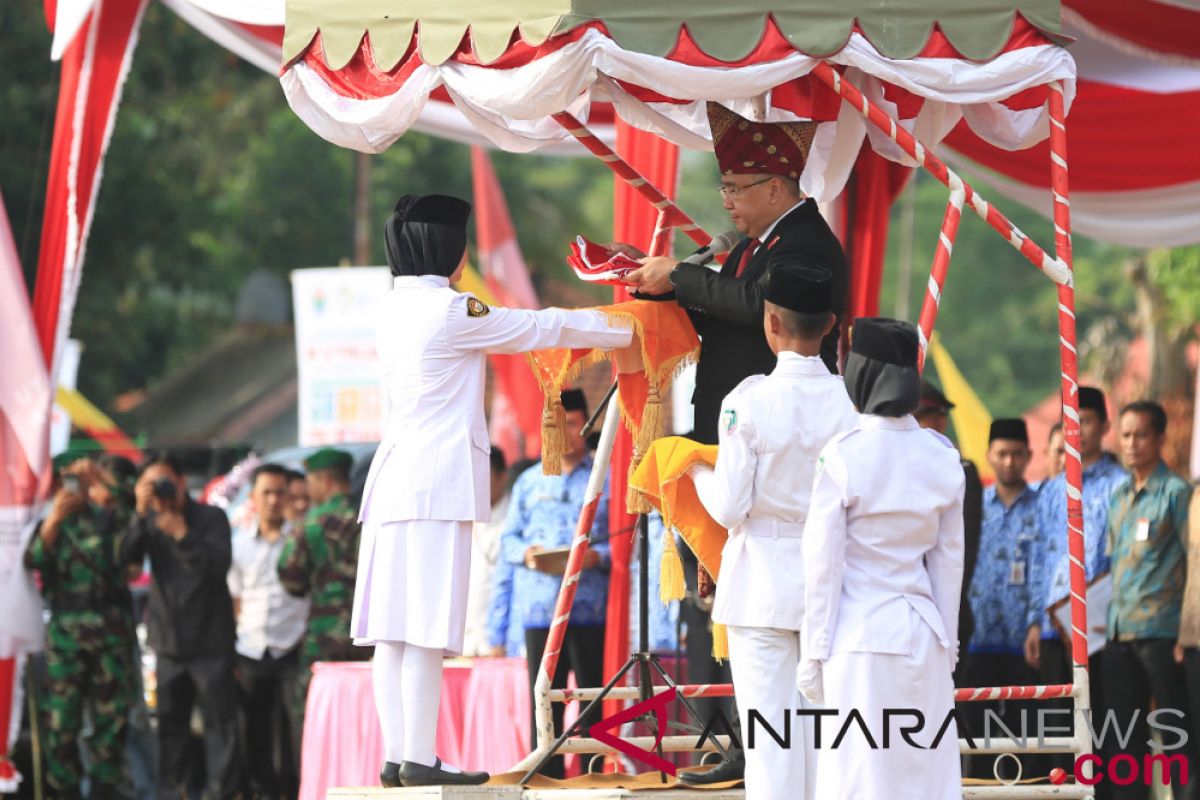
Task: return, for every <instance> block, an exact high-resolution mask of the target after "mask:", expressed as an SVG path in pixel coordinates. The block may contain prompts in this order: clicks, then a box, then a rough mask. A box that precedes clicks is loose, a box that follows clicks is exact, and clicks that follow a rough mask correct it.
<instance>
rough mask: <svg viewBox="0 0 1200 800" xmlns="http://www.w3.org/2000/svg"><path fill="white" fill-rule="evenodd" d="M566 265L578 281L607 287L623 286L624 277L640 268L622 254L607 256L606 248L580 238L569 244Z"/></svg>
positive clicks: (635, 262) (636, 263) (639, 265)
mask: <svg viewBox="0 0 1200 800" xmlns="http://www.w3.org/2000/svg"><path fill="white" fill-rule="evenodd" d="M567 263H568V264H570V265H571V269H573V270H575V274H576V275H577V276H578V277H579V279H580V280H583V281H587V282H588V283H602V284H607V285H609V286H624V285H625V276H627V275H628V274H629V273H631V272H633V271H634V270H636V269H640V268H641V266H642V265H641V264H639V263H638V262H637V261H634V260H633V259H632V258H630V257H629V256H627V255H625V254H624V253H617V254H616V255H613V256H609V252H608V249H607V248H605V247H603V246H601V245H598V244H596V243H595V242H590V241H588V240H587V239H585V238H583V237H582V236H576V237H575V241H573V242H571V255H569V256H567Z"/></svg>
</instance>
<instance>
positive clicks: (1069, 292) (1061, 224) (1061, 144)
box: [1050, 81, 1100, 778]
mask: <svg viewBox="0 0 1200 800" xmlns="http://www.w3.org/2000/svg"><path fill="white" fill-rule="evenodd" d="M1050 188H1051V191H1052V192H1053V194H1054V248H1055V252H1056V253H1057V255H1058V260H1059V262H1060V263H1061V264H1063V266H1064V267H1065V268H1066V270H1067V274H1068V278H1070V275H1071V270H1072V269H1073V259H1072V255H1071V201H1070V191H1069V188H1068V182H1067V124H1066V102H1065V98H1064V97H1063V86H1062V83H1061V82H1060V81H1055V82H1053V83H1051V84H1050ZM1058 338H1059V357H1060V360H1061V362H1062V404H1063V417H1062V418H1063V444H1064V449H1065V450H1066V473H1067V556H1068V559H1069V567H1070V580H1071V662H1072V664H1073V665H1074V668H1073V670H1072V673H1073V678H1072V680H1073V681H1074V683H1075V686H1076V687H1077V691H1076V693H1075V752H1076V754H1077V755H1079V756H1083V755H1087V754H1088V753H1090V752H1091V744H1092V743H1091V739H1090V738H1089V736H1088V726H1087V724H1086V721H1085V719H1084V717H1085V714H1086V713H1087V712H1088V710H1089V706H1090V700H1089V692H1088V687H1089V686H1090V676H1089V675H1088V646H1087V629H1088V627H1087V571H1086V570H1085V568H1084V558H1085V557H1086V556H1085V547H1084V539H1083V461H1082V459H1081V457H1080V453H1079V352H1078V350H1077V349H1076V341H1077V340H1076V336H1075V288H1074V282H1073V281H1072V280H1070V279H1068V280H1066V281H1064V282H1062V283H1060V284H1059V286H1058ZM1097 535H1100V534H1099V533H1097ZM1083 770H1084V775H1083V776H1082V777H1084V778H1091V777H1092V772H1093V765H1092V763H1091V761H1090V760H1087V761H1084V763H1083Z"/></svg>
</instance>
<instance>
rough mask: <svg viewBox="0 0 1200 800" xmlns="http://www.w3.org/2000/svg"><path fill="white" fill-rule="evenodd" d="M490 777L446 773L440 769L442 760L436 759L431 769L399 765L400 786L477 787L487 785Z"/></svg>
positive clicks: (479, 773)
mask: <svg viewBox="0 0 1200 800" xmlns="http://www.w3.org/2000/svg"><path fill="white" fill-rule="evenodd" d="M490 777H491V776H490V775H488V774H487V773H486V772H447V771H446V770H444V769H442V760H441V759H440V758H439V759H436V760H435V761H434V762H433V766H432V767H427V766H425V765H424V764H417V763H415V762H413V761H405V762H404V763H403V764H401V765H400V784H401V785H402V786H478V785H479V784H481V783H487V782H488V778H490Z"/></svg>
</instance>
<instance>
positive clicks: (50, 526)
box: [38, 489, 87, 547]
mask: <svg viewBox="0 0 1200 800" xmlns="http://www.w3.org/2000/svg"><path fill="white" fill-rule="evenodd" d="M86 506H87V501H86V500H84V499H83V495H81V494H80V493H79V492H73V491H71V490H70V489H60V490H59V491H58V494H56V495H54V504H53V505H52V506H51V507H50V513H49V514H48V515H47V516H46V519H45V520H44V521H43V522H42V527H41V530H40V531H39V533H38V535H39V536H41V539H42V543H43V544H45V545H46V546H47V547H53V546H54V543H55V542H57V541H58V528H59V526H60V525H62V523H63V520H65V519H66V518H67V517H69V516H71V515H72V514H78V513H79V512H80V511H82V510H83V509H84V508H85V507H86Z"/></svg>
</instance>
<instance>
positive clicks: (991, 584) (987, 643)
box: [967, 486, 1038, 655]
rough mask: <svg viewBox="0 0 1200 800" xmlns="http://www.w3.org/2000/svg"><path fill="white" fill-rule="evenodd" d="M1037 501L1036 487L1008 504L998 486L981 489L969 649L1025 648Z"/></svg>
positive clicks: (970, 598)
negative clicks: (981, 506) (972, 624)
mask: <svg viewBox="0 0 1200 800" xmlns="http://www.w3.org/2000/svg"><path fill="white" fill-rule="evenodd" d="M1037 500H1038V492H1037V490H1036V489H1034V488H1032V487H1030V486H1026V487H1025V488H1024V489H1023V490H1022V491H1021V494H1019V495H1018V496H1017V499H1016V500H1015V501H1013V504H1012V505H1011V506H1008V507H1007V508H1006V507H1005V505H1004V502H1003V501H1002V500H1001V499H1000V495H999V493H998V492H997V491H996V487H995V486H989V487H987V488H986V489H984V490H983V517H982V520H981V523H980V532H979V557H978V559H977V560H976V562H975V572H974V574H973V575H972V576H971V586H970V588H969V590H968V592H967V600H968V602H969V603H970V604H971V614H972V615H973V616H974V619H975V631H974V633H973V634H972V635H971V641H970V642H969V643H968V645H967V650H968V652H971V653H1014V654H1017V655H1020V654H1021V653H1022V652H1024V644H1025V631H1026V630H1027V629H1028V627H1029V625H1028V619H1029V564H1030V560H1031V559H1032V557H1033V545H1034V542H1035V541H1036V539H1037Z"/></svg>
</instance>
